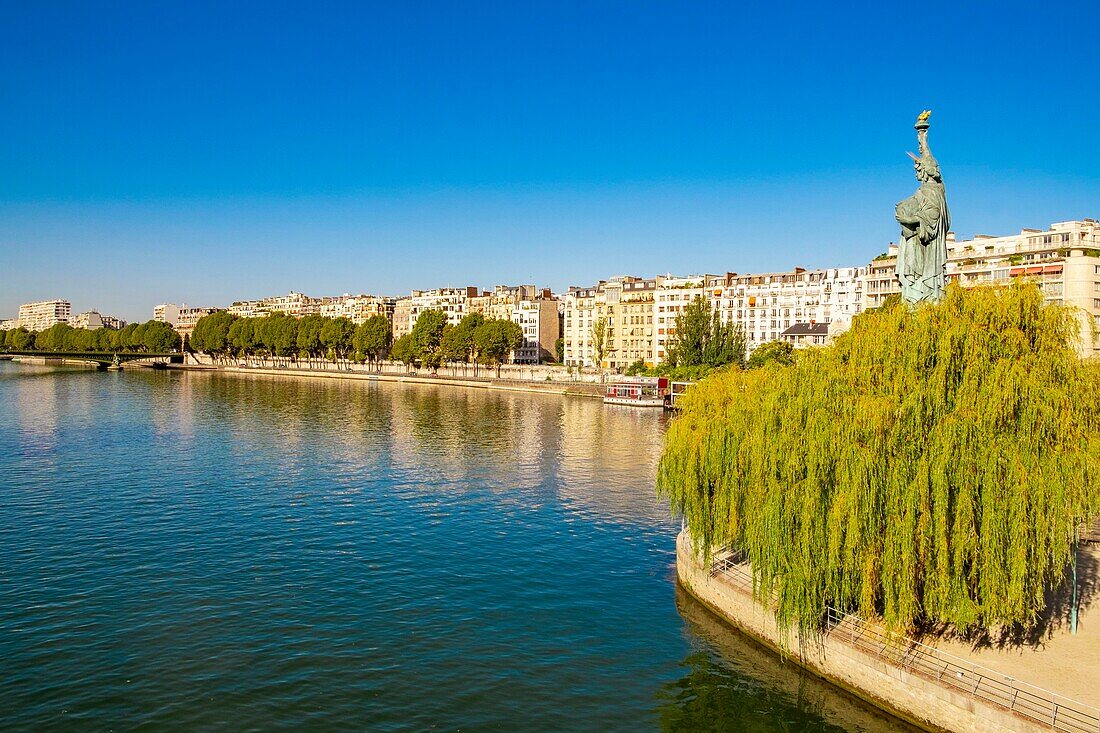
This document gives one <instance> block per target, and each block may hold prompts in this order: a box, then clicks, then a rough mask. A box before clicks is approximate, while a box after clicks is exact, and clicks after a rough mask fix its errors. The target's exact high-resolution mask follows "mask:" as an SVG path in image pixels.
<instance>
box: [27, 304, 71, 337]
mask: <svg viewBox="0 0 1100 733" xmlns="http://www.w3.org/2000/svg"><path fill="white" fill-rule="evenodd" d="M72 316H73V306H72V303H70V302H69V301H67V300H61V299H59V298H58V299H55V300H40V301H38V302H36V303H24V304H23V305H21V306H19V318H18V321H19V325H20V326H22V327H23V328H25V329H27V330H28V331H45V330H46V329H47V328H49V327H50V326H53V325H55V324H58V323H68V322H69V319H71V318H72Z"/></svg>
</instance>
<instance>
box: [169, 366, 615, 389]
mask: <svg viewBox="0 0 1100 733" xmlns="http://www.w3.org/2000/svg"><path fill="white" fill-rule="evenodd" d="M170 368H173V369H184V370H186V369H202V370H210V371H218V372H221V373H223V374H239V375H253V376H266V377H292V378H307V379H351V380H358V381H368V382H401V383H405V384H422V385H437V386H446V387H464V388H471V389H492V390H503V391H509V392H535V393H543V394H557V395H575V396H578V397H599V398H602V397H603V393H604V389H603V385H600V384H593V383H588V382H563V381H558V382H555V381H550V380H545V379H543V380H541V381H522V380H518V379H489V378H482V379H473V378H463V377H461V376H459V377H452V376H449V375H448V374H447V373H445V372H442V371H441V372H440V374H439V375H438V376H432V375H430V374H428V373H427V372H426V371H425V372H423V373H422V374H415V373H411V374H405V373H404V372H403V371H402V372H401V373H398V374H392V373H387V372H385V371H383V372H381V373H379V372H369V371H367V370H366V369H365V368H356V365H352V366H351V367H350V368H346V369H345V368H336V366H335V365H331V364H330V365H328V367H327V368H317V369H288V368H282V367H278V368H274V367H270V366H269V367H266V368H264V367H258V368H253V367H243V368H242V367H236V366H231V367H215V366H213V365H210V364H200V365H195V364H194V363H192V364H189V365H184V366H182V367H176V366H172V367H170ZM460 374H461V372H460Z"/></svg>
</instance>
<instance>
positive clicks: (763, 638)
mask: <svg viewBox="0 0 1100 733" xmlns="http://www.w3.org/2000/svg"><path fill="white" fill-rule="evenodd" d="M676 570H677V575H678V577H679V579H680V583H681V585H682V586H683V587H684V588H685V590H687V591H688V592H689V593H691V595H693V596H694V597H695V598H697V599H698V600H700V601H702V602H703V603H704V604H705V605H706V606H708V607H709V608H710V609H711V610H712V611H714V612H715V613H717V614H718V615H719V616H721V617H723V618H725V619H726V620H727V621H729V622H730V623H732V624H733V625H734V626H736V627H737V628H739V629H741V630H742V631H743V632H744V633H746V634H748V635H749V636H751V637H753V638H755V639H756V640H757V641H759V642H761V643H763V644H765V645H766V646H769V647H771V648H772V649H774V650H775V651H776V652H778V653H783V652H782V650H783V649H786V655H788V657H789V659H790V660H791V661H792V662H794V663H797V664H799V665H801V666H803V667H805V668H806V669H808V670H810V671H812V672H814V673H816V674H818V675H819V676H821V677H824V678H825V679H827V680H829V681H831V682H833V683H835V684H837V685H838V686H840V687H842V688H844V689H846V690H848V691H849V692H851V693H853V694H855V695H857V696H858V697H861V698H863V699H865V700H867V701H868V702H871V703H873V704H875V705H877V706H879V707H881V708H883V709H885V710H887V711H889V712H891V713H893V714H895V715H897V716H898V717H900V718H902V719H904V720H907V721H908V722H910V723H913V724H915V725H917V726H920V727H922V728H925V729H927V730H931V731H956V732H959V733H961V732H963V731H965V732H967V733H970V732H973V733H1002V732H1005V731H1012V732H1014V733H1035V732H1036V731H1051V730H1061V731H1078V730H1080V731H1084V730H1091V728H1084V727H1081V728H1078V726H1077V724H1076V723H1071V724H1068V725H1060V724H1059V721H1056V720H1052V721H1051V722H1050V723H1049V724H1045V725H1044V724H1040V723H1037V722H1035V721H1033V720H1028V719H1025V718H1024V717H1021V716H1020V715H1017V714H1015V713H1013V712H1011V711H1009V710H1006V709H1005V708H1004V707H1001V706H997V705H992V704H989V703H987V702H986V701H984V700H982V699H979V698H976V697H975V696H973V695H968V694H966V692H965V691H964V690H963V689H962V688H961V687H960V686H959V685H948V684H944V683H941V682H939V681H937V680H936V679H935V677H934V676H933V675H925V674H918V673H914V672H912V671H910V670H908V669H906V668H904V667H902V666H899V665H896V664H892V663H891V662H889V661H887V660H886V659H884V658H883V657H882V656H879V655H876V654H870V653H867V652H866V651H864V650H863V649H861V648H859V646H858V645H856V644H849V643H848V642H847V641H846V639H845V634H844V633H838V631H832V632H829V633H826V634H824V635H822V636H819V637H815V638H812V639H801V638H800V637H799V635H798V632H797V630H793V631H791V632H790V634H789V635H786V634H785V633H784V632H783V631H781V630H780V629H779V627H778V624H777V623H776V618H775V614H774V612H773V611H772V610H771V609H770V608H768V607H766V606H763V605H761V604H759V603H757V602H755V601H754V600H753V598H752V594H751V582H750V583H749V584H748V586H747V587H746V586H739V585H737V584H734V583H732V582H730V581H729V580H727V579H726V578H724V577H723V575H722V574H719V575H712V573H711V568H710V566H709V565H708V564H705V563H704V562H703V561H702V560H701V559H700V558H699V557H698V556H696V554H695V550H694V547H693V546H692V543H691V539H690V537H688V535H687V532H686V531H684V532H681V533H680V535H679V536H678V537H677V539H676ZM952 681H955V680H952ZM1053 717H1056V716H1053ZM1091 724H1092V723H1091V722H1089V723H1087V725H1091Z"/></svg>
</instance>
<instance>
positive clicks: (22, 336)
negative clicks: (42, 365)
mask: <svg viewBox="0 0 1100 733" xmlns="http://www.w3.org/2000/svg"><path fill="white" fill-rule="evenodd" d="M35 337H36V334H34V333H31V332H30V331H28V330H27V329H25V328H23V327H22V326H20V327H19V328H13V329H11V330H10V331H8V332H7V334H6V335H5V336H4V348H7V349H11V350H12V351H33V350H34V349H35V348H36V346H35Z"/></svg>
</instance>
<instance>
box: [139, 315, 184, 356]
mask: <svg viewBox="0 0 1100 733" xmlns="http://www.w3.org/2000/svg"><path fill="white" fill-rule="evenodd" d="M144 326H145V328H144V329H143V330H142V333H141V343H140V348H139V350H140V351H148V352H151V353H161V354H163V353H166V352H169V351H177V350H178V349H179V348H180V335H179V334H178V333H176V331H175V329H173V328H172V326H171V325H169V324H167V323H164V322H163V321H149V322H147V323H145V324H144Z"/></svg>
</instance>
